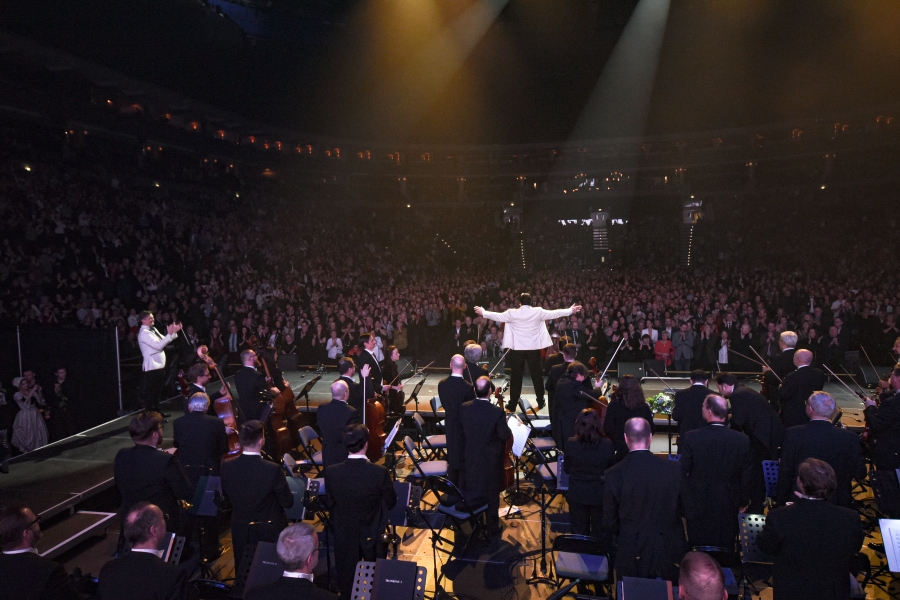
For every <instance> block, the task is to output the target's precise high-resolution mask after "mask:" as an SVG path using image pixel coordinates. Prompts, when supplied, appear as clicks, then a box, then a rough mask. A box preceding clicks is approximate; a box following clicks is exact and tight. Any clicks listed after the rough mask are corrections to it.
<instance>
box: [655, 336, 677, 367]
mask: <svg viewBox="0 0 900 600" xmlns="http://www.w3.org/2000/svg"><path fill="white" fill-rule="evenodd" d="M653 351H654V353H655V354H656V360H661V361H663V362H664V363H665V364H666V367H671V366H672V358H673V357H674V356H675V348H674V346H672V340H670V339H669V332H668V331H665V330H663V331H662V332H660V334H659V341H657V342H656V346H655V347H654V348H653Z"/></svg>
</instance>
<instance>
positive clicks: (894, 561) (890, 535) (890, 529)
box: [878, 519, 900, 573]
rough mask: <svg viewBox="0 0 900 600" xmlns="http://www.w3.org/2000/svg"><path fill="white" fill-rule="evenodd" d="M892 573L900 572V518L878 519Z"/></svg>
mask: <svg viewBox="0 0 900 600" xmlns="http://www.w3.org/2000/svg"><path fill="white" fill-rule="evenodd" d="M878 526H879V527H880V528H881V538H882V540H883V541H884V553H885V555H886V556H887V561H888V568H889V569H890V570H891V573H900V519H878Z"/></svg>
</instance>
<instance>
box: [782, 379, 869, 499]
mask: <svg viewBox="0 0 900 600" xmlns="http://www.w3.org/2000/svg"><path fill="white" fill-rule="evenodd" d="M834 411H835V402H834V398H832V397H831V394H828V393H827V392H814V393H813V394H811V395H810V396H809V398H808V399H807V401H806V415H807V416H808V418H809V423H806V424H805V425H797V426H794V427H789V428H788V429H787V430H786V431H785V432H784V444H782V446H781V463H780V464H779V467H778V494H777V499H778V503H779V504H786V503H788V502H793V501H794V499H795V496H794V494H793V492H794V490H795V489H796V488H795V487H794V485H795V483H796V481H797V469H798V468H799V467H800V463H802V462H803V461H804V460H806V459H807V458H817V459H819V460H823V461H825V462H827V463H828V464H829V465H831V468H832V469H834V474H835V477H836V484H837V488H836V489H835V493H834V496H833V497H832V498H830V500H831V501H832V502H833V503H834V504H837V505H838V506H843V507H845V508H851V503H852V501H853V494H852V492H851V490H852V488H853V478H854V477H856V478H859V479H862V478H864V477H865V475H866V464H865V460H864V458H863V454H862V445H861V444H860V442H859V436H858V435H856V434H855V433H853V432H850V431H847V430H846V429H841V428H840V427H835V426H834V425H833V424H832V423H831V415H832V414H833V413H834Z"/></svg>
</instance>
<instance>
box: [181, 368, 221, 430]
mask: <svg viewBox="0 0 900 600" xmlns="http://www.w3.org/2000/svg"><path fill="white" fill-rule="evenodd" d="M195 358H196V357H195ZM184 375H185V379H187V382H188V383H189V384H190V385H189V386H188V391H187V394H186V396H187V397H186V398H185V399H184V412H185V414H187V413H188V412H190V408H189V407H188V403H189V401H190V398H191V396H193V395H194V394H206V395H207V396H208V397H209V409H208V410H207V414H210V415H212V416H216V408H215V402H216V400H218V399H219V398H223V397H225V396H227V395H228V394H227V392H226V389H225V386H222V387H221V388H220V389H219V391H218V392H216V393H214V394H210V393H208V392H207V391H206V386H207V384H208V383H209V381H210V379H212V375H211V374H210V372H209V365H208V364H206V363H205V362H198V363H195V364H193V365H191V366H190V367H189V368H188V370H187V373H185V374H184Z"/></svg>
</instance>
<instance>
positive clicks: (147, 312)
mask: <svg viewBox="0 0 900 600" xmlns="http://www.w3.org/2000/svg"><path fill="white" fill-rule="evenodd" d="M151 316H153V311H150V310H142V311H141V312H140V314H138V321H143V320H144V319H146V318H147V317H151Z"/></svg>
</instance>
